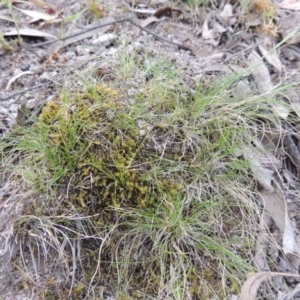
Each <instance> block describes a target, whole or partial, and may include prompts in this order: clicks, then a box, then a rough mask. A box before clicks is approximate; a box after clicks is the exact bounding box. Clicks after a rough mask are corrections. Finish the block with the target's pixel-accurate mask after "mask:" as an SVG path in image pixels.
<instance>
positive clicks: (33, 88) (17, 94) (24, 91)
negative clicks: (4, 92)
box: [0, 84, 47, 101]
mask: <svg viewBox="0 0 300 300" xmlns="http://www.w3.org/2000/svg"><path fill="white" fill-rule="evenodd" d="M46 85H47V84H39V85H36V86H32V87H29V88H27V89H24V90H22V91H19V92H16V93H14V94H12V95H10V96H8V97H1V96H0V101H6V100H9V99H11V98H14V97H16V96H19V95H22V94H24V93H26V92H29V91H33V90H36V89H39V88H42V87H45V86H46Z"/></svg>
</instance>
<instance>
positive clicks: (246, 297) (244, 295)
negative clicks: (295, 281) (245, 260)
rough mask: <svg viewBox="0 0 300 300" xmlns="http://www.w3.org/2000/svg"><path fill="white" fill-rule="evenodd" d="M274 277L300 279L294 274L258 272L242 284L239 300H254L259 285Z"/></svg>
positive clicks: (299, 276)
mask: <svg viewBox="0 0 300 300" xmlns="http://www.w3.org/2000/svg"><path fill="white" fill-rule="evenodd" d="M274 276H287V277H294V278H300V275H296V274H289V273H279V272H268V271H267V272H259V273H255V274H253V275H252V276H250V277H249V278H248V279H247V280H246V281H245V282H244V284H243V286H242V291H241V294H240V300H256V299H257V297H256V295H257V291H258V288H259V286H260V284H261V283H262V282H263V281H264V280H266V279H268V278H272V277H274Z"/></svg>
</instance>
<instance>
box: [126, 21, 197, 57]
mask: <svg viewBox="0 0 300 300" xmlns="http://www.w3.org/2000/svg"><path fill="white" fill-rule="evenodd" d="M128 21H129V22H131V23H132V24H133V25H135V26H136V27H138V28H140V29H141V30H144V31H146V32H147V33H149V34H151V35H153V36H154V37H156V38H157V39H158V40H161V41H164V42H167V43H169V44H171V45H175V46H177V47H178V48H179V49H183V50H189V51H191V49H190V48H188V47H187V46H185V45H183V44H179V43H176V42H173V41H171V40H169V39H167V38H165V37H163V36H160V35H158V34H156V33H154V32H153V31H151V30H149V29H147V28H145V27H142V26H141V25H139V24H138V23H136V22H134V21H133V20H132V19H129V20H128ZM191 52H192V51H191Z"/></svg>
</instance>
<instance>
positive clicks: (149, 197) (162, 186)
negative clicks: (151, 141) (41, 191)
mask: <svg viewBox="0 0 300 300" xmlns="http://www.w3.org/2000/svg"><path fill="white" fill-rule="evenodd" d="M120 99H122V97H121V96H120V95H118V92H117V91H115V90H113V89H111V88H108V87H106V86H95V87H93V88H90V89H89V90H88V91H87V92H85V93H81V94H77V95H65V96H64V98H63V99H62V100H61V101H59V100H54V101H51V102H49V103H48V104H47V105H46V106H45V107H44V109H43V110H42V113H41V115H40V117H39V120H40V122H41V124H40V125H42V126H44V127H45V126H46V128H47V130H48V138H47V147H48V150H49V152H47V156H48V159H49V168H50V171H51V169H52V171H54V169H55V165H56V164H57V163H59V164H61V165H62V166H63V167H64V168H65V170H66V176H64V178H61V180H62V181H63V182H68V181H69V180H72V186H73V189H72V191H69V195H70V196H69V199H66V200H68V201H66V203H69V205H76V206H77V208H78V209H79V210H86V209H87V207H90V203H91V202H92V203H93V206H94V208H93V211H95V210H96V209H99V208H109V207H112V206H113V207H115V208H119V207H121V206H122V207H141V208H144V207H149V206H151V205H153V204H154V203H155V202H157V201H159V197H160V195H161V194H166V195H167V196H166V197H167V198H168V199H171V198H172V197H173V196H174V195H175V194H177V193H178V191H180V190H181V189H182V186H181V185H180V184H177V183H176V182H175V181H174V180H173V179H171V178H153V179H151V178H150V179H149V178H146V176H144V175H145V174H147V172H148V171H149V169H150V168H151V159H152V158H151V157H152V156H153V153H151V151H149V149H148V148H147V145H146V144H147V139H145V137H142V136H140V134H139V128H138V125H137V120H135V119H133V118H132V117H131V116H130V115H129V113H128V109H127V106H126V105H125V104H122V103H121V101H120ZM146 154H148V157H147V155H146ZM53 158H54V160H55V161H53ZM91 199H93V200H91ZM91 213H92V212H91Z"/></svg>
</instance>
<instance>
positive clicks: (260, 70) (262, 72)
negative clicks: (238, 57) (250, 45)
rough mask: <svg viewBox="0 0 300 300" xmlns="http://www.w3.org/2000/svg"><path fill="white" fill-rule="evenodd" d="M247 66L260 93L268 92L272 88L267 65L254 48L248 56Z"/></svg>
mask: <svg viewBox="0 0 300 300" xmlns="http://www.w3.org/2000/svg"><path fill="white" fill-rule="evenodd" d="M248 62H249V66H250V67H251V72H252V76H253V77H254V80H255V82H256V83H257V85H258V88H259V90H260V92H261V93H266V92H270V91H271V90H272V89H273V84H272V81H271V76H270V73H269V70H268V68H267V66H266V65H265V64H264V62H263V61H262V58H261V57H260V56H259V55H258V53H257V52H256V51H254V50H252V52H251V53H250V55H249V56H248Z"/></svg>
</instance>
